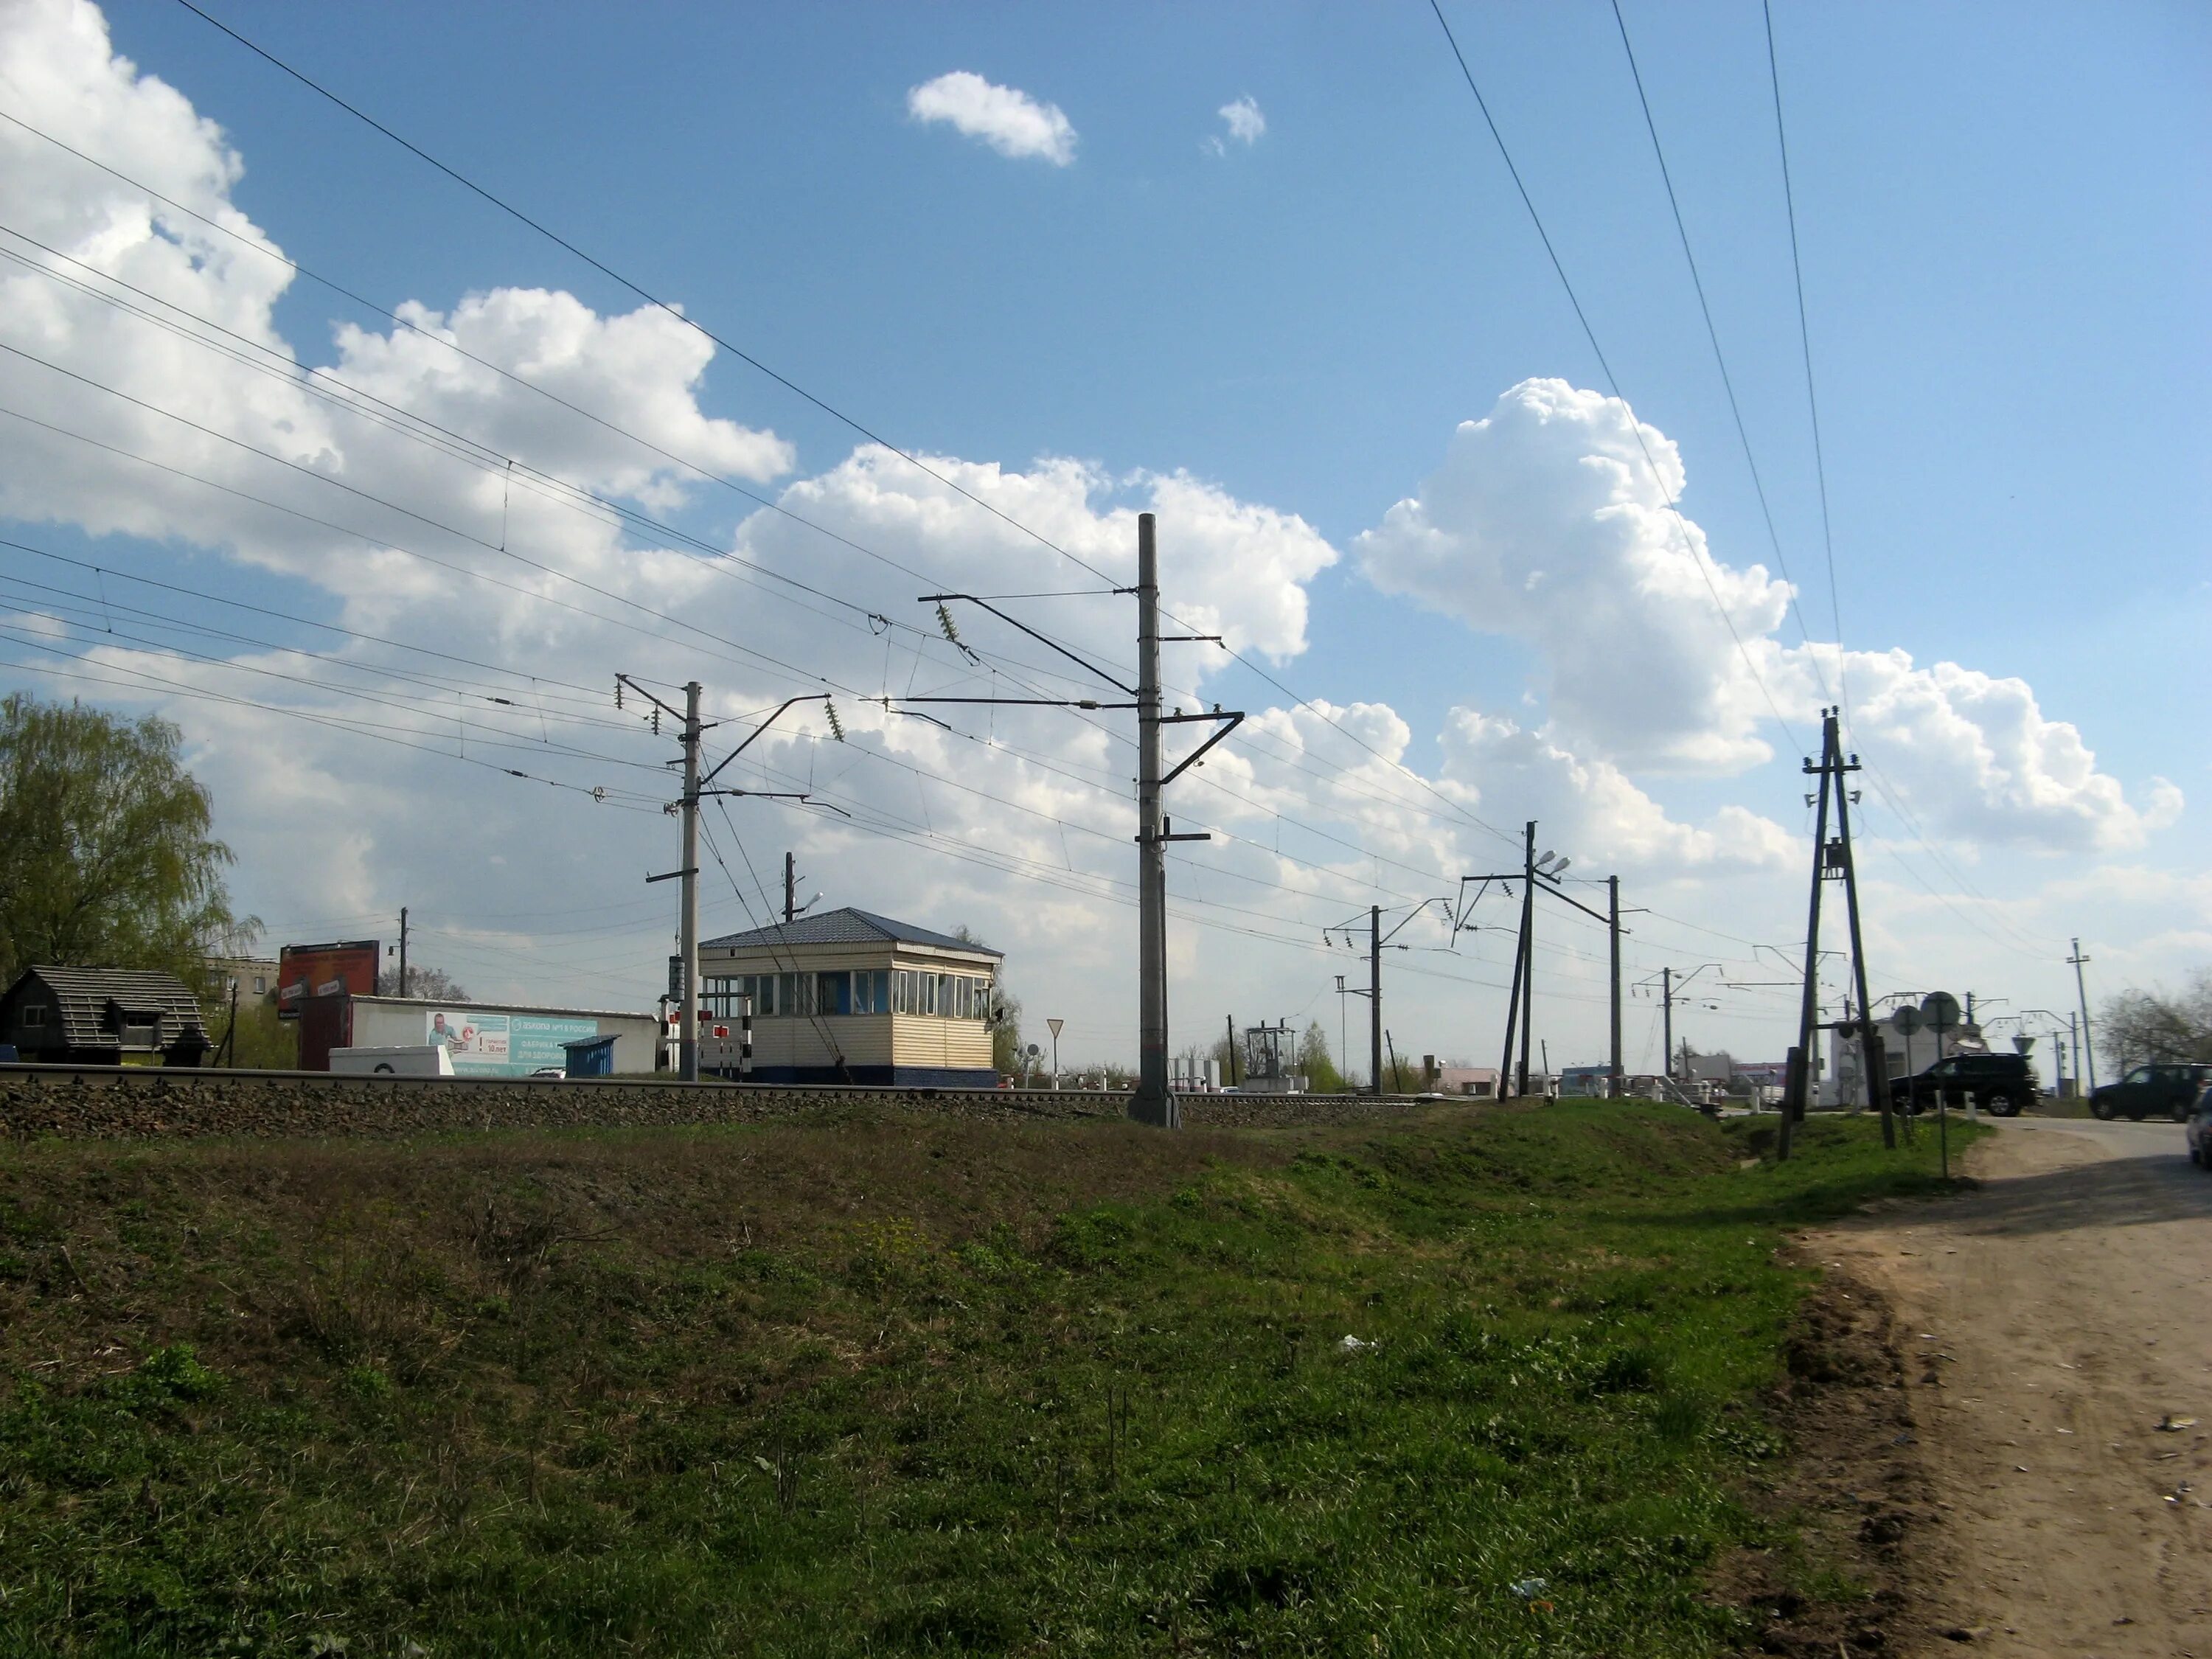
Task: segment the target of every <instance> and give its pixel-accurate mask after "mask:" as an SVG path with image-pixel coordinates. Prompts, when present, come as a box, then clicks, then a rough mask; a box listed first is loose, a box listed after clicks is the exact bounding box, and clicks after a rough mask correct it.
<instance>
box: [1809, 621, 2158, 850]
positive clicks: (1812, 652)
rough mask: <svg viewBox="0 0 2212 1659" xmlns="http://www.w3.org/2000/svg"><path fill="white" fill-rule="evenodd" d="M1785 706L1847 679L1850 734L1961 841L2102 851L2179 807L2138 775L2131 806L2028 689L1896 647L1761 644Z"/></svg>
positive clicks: (1919, 812) (1886, 778) (2139, 837)
mask: <svg viewBox="0 0 2212 1659" xmlns="http://www.w3.org/2000/svg"><path fill="white" fill-rule="evenodd" d="M1772 656H1773V662H1774V673H1773V679H1774V683H1775V684H1776V686H1777V689H1778V691H1779V692H1780V693H1781V695H1782V696H1783V697H1784V700H1785V702H1784V706H1785V707H1788V708H1794V709H1795V710H1796V712H1798V713H1801V714H1809V713H1810V712H1811V711H1813V710H1814V709H1815V708H1818V707H1819V705H1820V702H1825V701H1826V697H1827V691H1826V688H1829V687H1832V686H1834V685H1836V684H1849V686H1850V696H1851V703H1850V708H1851V723H1850V730H1851V737H1852V742H1853V744H1855V745H1856V746H1857V748H1858V749H1860V750H1864V751H1865V753H1866V755H1867V756H1868V757H1869V758H1873V759H1875V763H1876V765H1877V766H1878V768H1879V770H1880V775H1881V778H1882V781H1883V782H1884V783H1885V784H1886V785H1887V787H1890V788H1893V789H1895V790H1897V791H1899V793H1902V794H1903V796H1904V798H1905V802H1906V804H1907V805H1908V807H1909V808H1910V809H1911V811H1913V813H1914V815H1915V817H1917V818H1919V819H1921V820H1922V822H1923V824H1924V827H1925V828H1926V829H1927V830H1928V831H1929V833H1931V834H1934V835H1937V836H1945V837H1948V838H1950V839H1953V840H1954V841H1956V842H1960V843H1961V844H1962V845H1964V846H1966V847H1969V848H1972V847H2001V846H2006V845H2014V846H2022V847H2028V848H2042V849H2046V850H2051V851H2062V852H2110V851H2123V850H2130V849H2133V848H2138V847H2140V846H2142V844H2143V842H2144V841H2145V840H2146V839H2147V838H2148V836H2149V834H2150V833H2151V832H2152V831H2154V830H2157V829H2165V828H2166V827H2167V826H2168V825H2170V824H2172V823H2173V822H2174V821H2175V819H2176V818H2178V817H2179V816H2180V813H2181V811H2182V806H2183V799H2182V793H2181V791H2180V790H2179V788H2177V787H2175V786H2174V785H2173V784H2172V783H2171V782H2170V781H2167V780H2166V779H2164V778H2153V779H2151V780H2149V781H2148V783H2147V785H2146V787H2145V790H2144V796H2145V799H2144V800H2143V802H2142V805H2136V804H2135V803H2132V802H2130V800H2129V799H2127V795H2126V792H2125V791H2124V789H2123V788H2122V787H2121V785H2120V782H2119V780H2118V779H2117V778H2114V777H2112V776H2111V775H2109V774H2106V773H2104V772H2100V771H2099V770H2098V769H2097V757H2096V756H2095V754H2094V753H2093V751H2092V750H2090V748H2089V745H2088V744H2087V742H2086V741H2084V739H2083V738H2082V736H2081V732H2080V730H2079V729H2078V728H2076V727H2075V726H2073V725H2072V724H2070V723H2069V722H2068V721H2064V720H2051V719H2050V718H2048V717H2047V716H2046V715H2045V714H2044V712H2043V709H2042V708H2041V706H2040V704H2039V702H2037V700H2036V696H2035V691H2034V688H2033V687H2032V686H2030V685H2029V684H2027V681H2025V680H2023V679H2019V678H1997V677H1996V676H1993V675H1990V674H1985V673H1983V672H1981V671H1978V670H1977V669H1972V668H1965V667H1961V666H1960V665H1959V664H1957V663H1952V662H1937V663H1933V664H1929V665H1926V666H1924V667H1923V666H1917V665H1915V664H1914V662H1913V660H1912V658H1911V655H1910V653H1906V652H1904V651H1899V650H1892V651H1881V652H1874V651H1850V652H1840V653H1839V652H1838V651H1837V650H1835V648H1834V647H1832V646H1826V645H1817V644H1816V645H1811V646H1803V647H1795V648H1791V649H1784V650H1777V651H1775V652H1774V653H1772Z"/></svg>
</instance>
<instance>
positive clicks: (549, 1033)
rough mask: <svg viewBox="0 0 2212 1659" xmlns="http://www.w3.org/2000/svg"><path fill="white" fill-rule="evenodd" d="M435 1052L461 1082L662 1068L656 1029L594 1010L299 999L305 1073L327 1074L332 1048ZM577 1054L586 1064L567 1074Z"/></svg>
mask: <svg viewBox="0 0 2212 1659" xmlns="http://www.w3.org/2000/svg"><path fill="white" fill-rule="evenodd" d="M602 1043H605V1044H606V1045H607V1047H606V1048H605V1051H604V1052H601V1051H600V1045H601V1044H602ZM433 1045H435V1046H436V1047H438V1048H443V1049H445V1051H446V1053H447V1058H448V1059H450V1060H452V1062H453V1072H454V1074H455V1075H456V1076H459V1077H528V1076H530V1075H531V1074H532V1073H533V1072H544V1071H550V1070H552V1069H554V1068H555V1067H558V1068H560V1069H561V1070H562V1071H569V1070H572V1069H573V1070H574V1073H575V1074H576V1075H578V1076H585V1075H590V1076H599V1077H605V1076H608V1075H611V1074H612V1073H639V1074H644V1073H650V1072H652V1071H653V1069H654V1068H655V1066H657V1064H658V1063H659V1057H660V1022H659V1019H657V1018H655V1017H654V1016H653V1015H651V1014H636V1013H625V1012H619V1011H613V1010H606V1009H599V1008H543V1007H537V1006H521V1005H511V1004H506V1003H490V1002H441V1001H439V1000H435V998H430V997H373V996H356V995H355V994H353V993H351V992H350V991H348V990H346V989H345V988H344V987H343V986H340V987H336V988H333V989H331V990H329V991H325V992H324V993H323V994H320V995H319V996H307V997H302V998H301V999H300V1065H301V1069H302V1070H305V1071H309V1072H327V1071H329V1070H330V1069H331V1050H332V1049H333V1048H430V1047H432V1046H433ZM580 1051H581V1052H583V1053H584V1054H586V1059H585V1060H584V1061H583V1063H582V1064H581V1065H579V1066H574V1067H573V1068H572V1066H571V1061H572V1060H575V1058H576V1057H577V1055H578V1054H579V1053H580Z"/></svg>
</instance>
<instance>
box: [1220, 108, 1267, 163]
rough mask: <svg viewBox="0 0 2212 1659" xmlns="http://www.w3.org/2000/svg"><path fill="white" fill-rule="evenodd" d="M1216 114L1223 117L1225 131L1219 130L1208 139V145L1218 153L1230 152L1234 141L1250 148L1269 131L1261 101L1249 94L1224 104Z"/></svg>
mask: <svg viewBox="0 0 2212 1659" xmlns="http://www.w3.org/2000/svg"><path fill="white" fill-rule="evenodd" d="M1215 113H1216V114H1218V115H1219V116H1220V117H1221V121H1222V125H1223V126H1224V128H1225V129H1226V130H1225V131H1222V132H1217V133H1214V134H1212V136H1211V137H1208V138H1207V139H1206V148H1207V149H1210V150H1212V152H1213V153H1214V154H1215V155H1226V154H1227V153H1228V150H1229V146H1230V145H1231V144H1232V143H1235V144H1242V145H1243V146H1244V148H1245V149H1251V148H1252V146H1253V145H1255V144H1256V143H1259V142H1260V140H1261V137H1262V136H1263V135H1264V134H1265V133H1266V132H1267V117H1266V116H1265V115H1263V114H1261V112H1260V103H1259V100H1257V99H1255V98H1253V97H1251V96H1250V95H1249V94H1247V95H1246V96H1244V97H1243V98H1239V99H1237V100H1235V101H1234V102H1233V103H1227V104H1224V105H1223V106H1221V107H1220V108H1219V109H1218V111H1216V112H1215Z"/></svg>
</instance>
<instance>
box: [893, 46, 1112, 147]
mask: <svg viewBox="0 0 2212 1659" xmlns="http://www.w3.org/2000/svg"><path fill="white" fill-rule="evenodd" d="M906 107H907V113H908V114H909V115H911V116H912V117H913V118H915V120H917V121H921V122H924V123H928V122H937V121H942V122H944V123H945V124H946V125H949V126H950V127H951V128H952V130H953V131H956V132H958V133H963V134H964V135H965V136H967V137H970V138H981V140H982V141H983V142H984V143H987V144H988V145H989V146H990V147H991V148H992V149H995V150H996V151H998V152H999V154H1000V155H1005V156H1009V157H1012V159H1014V160H1016V161H1022V160H1025V159H1027V158H1029V157H1030V156H1035V157H1036V158H1037V159H1038V160H1040V161H1049V162H1051V163H1052V164H1053V165H1054V167H1066V166H1068V165H1069V164H1070V163H1071V162H1073V161H1074V160H1075V127H1074V125H1073V123H1072V122H1070V121H1069V120H1068V118H1067V117H1066V115H1064V114H1062V113H1061V112H1060V106H1059V105H1057V104H1046V103H1040V102H1039V101H1038V100H1036V99H1034V98H1032V97H1030V95H1029V94H1027V93H1025V92H1022V91H1019V90H1018V89H1017V88H1013V87H1002V86H999V85H996V84H994V82H989V81H986V80H985V79H984V78H983V77H982V76H980V75H977V74H975V73H973V72H972V71H970V70H952V71H951V73H950V74H947V75H940V76H938V77H937V78H936V79H935V80H934V81H925V82H922V83H921V85H920V86H918V87H914V88H909V89H908V93H907V95H906Z"/></svg>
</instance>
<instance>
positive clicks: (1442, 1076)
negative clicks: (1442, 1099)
mask: <svg viewBox="0 0 2212 1659" xmlns="http://www.w3.org/2000/svg"><path fill="white" fill-rule="evenodd" d="M1430 1078H1431V1081H1430V1084H1429V1086H1430V1087H1431V1089H1434V1090H1435V1091H1437V1093H1439V1094H1446V1095H1468V1096H1471V1097H1473V1098H1474V1099H1476V1100H1495V1099H1497V1098H1498V1068H1497V1067H1496V1066H1437V1068H1436V1070H1435V1071H1434V1072H1432V1073H1431V1074H1430Z"/></svg>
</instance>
